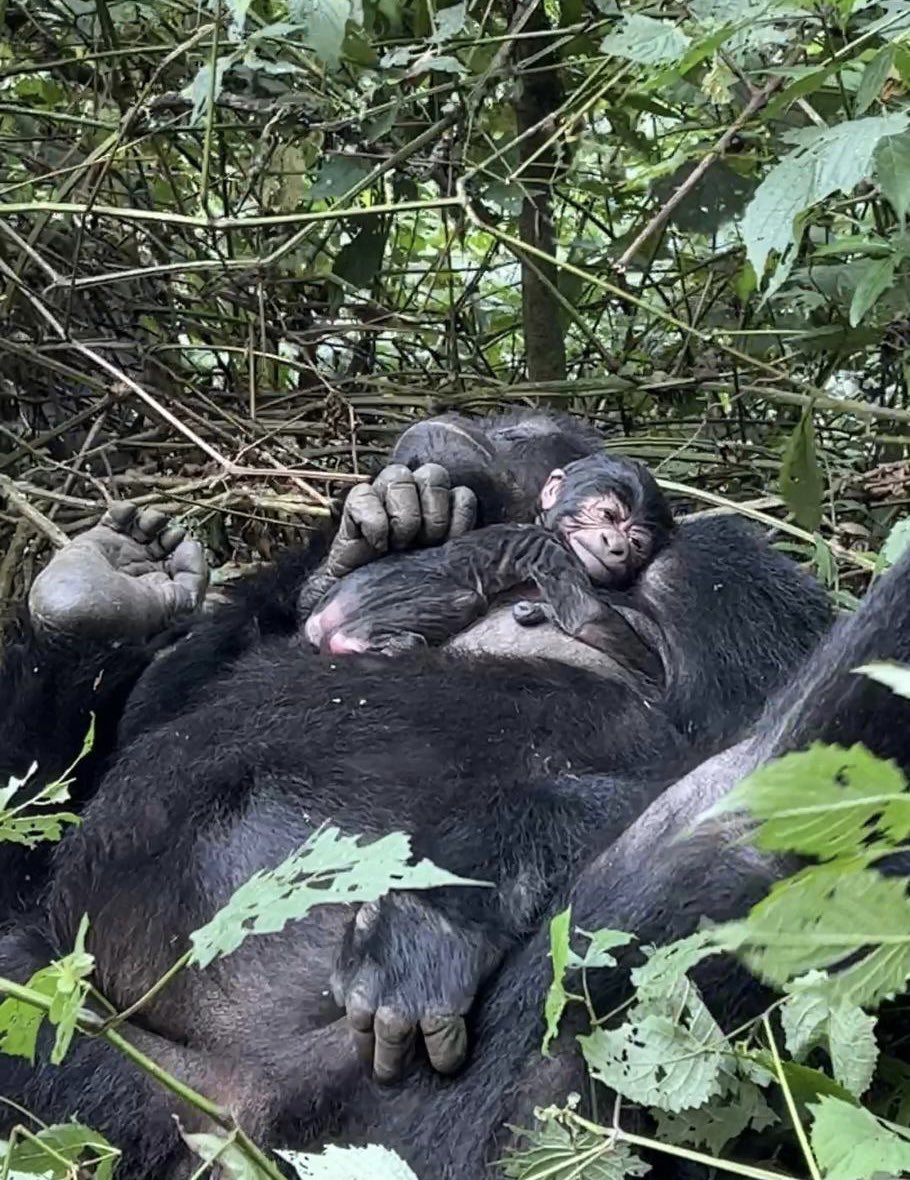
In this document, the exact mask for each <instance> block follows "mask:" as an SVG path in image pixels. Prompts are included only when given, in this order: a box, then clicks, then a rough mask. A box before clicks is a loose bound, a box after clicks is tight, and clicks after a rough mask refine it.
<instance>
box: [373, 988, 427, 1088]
mask: <svg viewBox="0 0 910 1180" xmlns="http://www.w3.org/2000/svg"><path fill="white" fill-rule="evenodd" d="M373 1031H374V1034H375V1037H376V1048H375V1051H374V1053H373V1074H374V1076H375V1078H376V1081H377V1082H395V1081H397V1080H398V1079H399V1078H400V1077H401V1076H402V1074H403V1073H404V1071H405V1069H406V1068H407V1066H408V1065H409V1063H410V1061H411V1058H412V1057H413V1055H414V1043H415V1041H416V1039H417V1026H416V1024H412V1023H411V1021H410V1020H408V1019H407V1018H406V1017H404V1016H402V1015H401V1013H399V1012H394V1011H392V1009H391V1008H388V1007H385V1006H383V1007H381V1008H378V1009H377V1011H376V1019H375V1020H374V1021H373Z"/></svg>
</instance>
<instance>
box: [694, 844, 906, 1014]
mask: <svg viewBox="0 0 910 1180" xmlns="http://www.w3.org/2000/svg"><path fill="white" fill-rule="evenodd" d="M714 938H715V941H716V942H717V944H718V946H721V947H723V948H724V950H728V951H730V952H733V953H736V954H737V955H739V957H740V958H741V959H742V960H743V961H744V962H745V963H746V965H747V966H748V967H749V969H750V970H751V971H752V972H753V973H754V974H756V975H758V976H759V977H760V978H761V979H763V980H765V981H766V982H768V983H769V984H771V985H773V986H775V987H783V986H784V985H785V984H787V983H789V982H790V980H792V979H794V978H796V977H798V976H801V975H805V974H806V973H807V972H808V971H812V970H813V969H816V970H828V969H832V974H831V977H830V979H828V980H827V981H826V983H825V985H824V986H825V993H826V995H827V997H828V999H829V1001H830V1002H831V1003H832V1004H833V1003H835V1002H837V1001H839V1000H840V1001H844V1002H847V1003H851V1004H854V1005H856V1006H858V1007H860V1008H871V1007H874V1006H875V1005H877V1004H879V1003H881V1002H882V1001H883V1000H885V999H889V998H891V997H893V996H895V995H896V994H898V993H899V992H902V991H903V990H904V987H905V985H906V981H907V979H908V978H910V899H908V897H907V894H906V887H905V883H904V881H902V880H898V879H895V878H893V877H891V878H888V877H883V876H881V875H880V874H879V873H877V872H875V871H874V870H871V869H869V868H867V867H866V864H865V861H863V860H857V861H848V860H837V861H834V862H833V863H831V864H824V865H813V866H812V867H810V868H807V869H804V870H803V871H802V872H800V873H797V874H796V875H795V876H792V877H788V878H787V879H786V880H785V881H781V882H779V883H778V884H776V885H775V886H773V888H772V889H771V891H770V893H769V894H768V896H767V897H765V898H764V899H763V900H762V901H760V902H759V903H758V904H757V905H755V906H754V907H753V908H752V910H751V912H750V914H749V916H748V917H747V918H745V919H743V920H742V921H739V922H728V923H725V924H723V925H720V926H717V927H715V929H714ZM851 959H852V960H854V961H853V962H852V963H851V965H850V966H849V967H843V966H842V964H844V963H845V962H847V961H848V960H851ZM834 968H838V970H837V972H836V973H833V969H834ZM819 986H821V985H819Z"/></svg>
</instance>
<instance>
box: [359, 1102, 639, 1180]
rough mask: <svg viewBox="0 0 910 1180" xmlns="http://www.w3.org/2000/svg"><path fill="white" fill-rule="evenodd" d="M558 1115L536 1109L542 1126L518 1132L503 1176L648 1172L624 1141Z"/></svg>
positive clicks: (607, 1176)
mask: <svg viewBox="0 0 910 1180" xmlns="http://www.w3.org/2000/svg"><path fill="white" fill-rule="evenodd" d="M558 1115H559V1112H557V1111H552V1110H545V1111H543V1112H540V1113H539V1114H538V1116H537V1117H538V1118H540V1119H541V1122H542V1126H540V1127H535V1128H534V1129H533V1130H531V1131H527V1130H522V1131H521V1132H520V1135H521V1139H522V1140H524V1141H525V1142H526V1143H527V1146H524V1145H522V1146H521V1147H511V1148H509V1150H508V1153H507V1155H506V1157H505V1159H503V1160H502V1161H501V1162H500V1170H501V1173H502V1175H503V1176H507V1177H509V1178H510V1180H579V1178H580V1177H584V1180H623V1177H626V1176H644V1175H645V1174H646V1173H647V1172H648V1171H650V1167H649V1165H648V1164H646V1163H645V1162H644V1160H641V1159H639V1158H638V1156H637V1155H634V1154H633V1153H632V1151H631V1149H630V1148H629V1146H628V1144H626V1143H623V1142H621V1141H617V1142H613V1141H612V1139H611V1137H610V1136H608V1135H592V1134H590V1133H589V1132H587V1131H582V1130H579V1129H578V1128H576V1127H572V1126H569V1127H566V1126H564V1125H563V1124H562V1123H561V1122H560V1121H558ZM371 1180H372V1177H371Z"/></svg>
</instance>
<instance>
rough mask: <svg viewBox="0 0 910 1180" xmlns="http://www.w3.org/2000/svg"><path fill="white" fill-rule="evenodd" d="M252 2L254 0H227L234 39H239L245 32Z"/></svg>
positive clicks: (226, 5) (226, 4)
mask: <svg viewBox="0 0 910 1180" xmlns="http://www.w3.org/2000/svg"><path fill="white" fill-rule="evenodd" d="M252 2H253V0H225V7H226V8H227V10H228V12H229V14H230V17H231V34H232V38H233V39H234V40H238V41H239V39H240V37H241V36H242V34H243V30H244V26H245V25H246V14H247V13H248V12H249V10H250V5H251V4H252Z"/></svg>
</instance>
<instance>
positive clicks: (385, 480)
mask: <svg viewBox="0 0 910 1180" xmlns="http://www.w3.org/2000/svg"><path fill="white" fill-rule="evenodd" d="M373 487H374V489H375V490H376V494H377V495H378V496H379V497H380V498H381V499H382V501H383V503H384V504H385V508H386V513H387V514H388V518H389V534H390V542H391V544H390V547H391V548H392V549H407V547H408V546H409V545H410V544H411V542H412V541H413V540H414V538H415V537H416V536H417V534H418V533H419V532H420V519H421V518H420V497H419V495H418V492H417V485H416V484H415V482H414V476H413V475H412V474H411V472H410V471H409V470H408V468H407V467H405V466H404V465H403V464H402V463H392V464H391V465H390V466H389V467H384V468H383V469H382V471H380V473H379V474H378V475H377V476H376V478H375V479H374V480H373Z"/></svg>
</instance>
